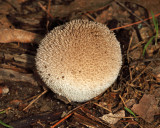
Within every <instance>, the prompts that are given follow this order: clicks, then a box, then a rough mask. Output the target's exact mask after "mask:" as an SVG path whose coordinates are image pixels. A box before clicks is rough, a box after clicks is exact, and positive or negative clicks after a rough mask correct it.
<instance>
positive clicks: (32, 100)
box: [23, 90, 47, 111]
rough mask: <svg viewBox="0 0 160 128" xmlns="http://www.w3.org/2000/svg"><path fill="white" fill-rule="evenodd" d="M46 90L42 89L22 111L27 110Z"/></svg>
mask: <svg viewBox="0 0 160 128" xmlns="http://www.w3.org/2000/svg"><path fill="white" fill-rule="evenodd" d="M46 92H47V90H44V91H43V92H42V93H41V94H40V95H39V96H37V98H36V99H34V100H32V101H31V102H30V103H29V105H28V106H27V107H25V108H24V109H23V111H25V110H27V109H28V108H29V107H30V106H31V105H32V104H33V103H35V102H36V101H37V100H38V99H39V98H40V97H41V96H42V95H44V94H45V93H46Z"/></svg>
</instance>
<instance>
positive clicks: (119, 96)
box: [119, 95, 127, 108]
mask: <svg viewBox="0 0 160 128" xmlns="http://www.w3.org/2000/svg"><path fill="white" fill-rule="evenodd" d="M119 97H120V98H121V100H122V102H123V104H124V106H125V107H126V108H127V106H126V104H125V102H124V100H123V98H122V96H121V95H119Z"/></svg>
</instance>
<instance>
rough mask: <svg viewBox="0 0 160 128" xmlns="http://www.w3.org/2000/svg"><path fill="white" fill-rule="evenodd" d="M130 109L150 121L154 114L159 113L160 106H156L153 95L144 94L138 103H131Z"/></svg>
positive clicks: (156, 101) (156, 102)
mask: <svg viewBox="0 0 160 128" xmlns="http://www.w3.org/2000/svg"><path fill="white" fill-rule="evenodd" d="M132 111H134V112H135V113H136V114H138V115H139V116H140V117H142V118H143V119H144V120H145V121H147V122H149V123H151V122H152V121H153V120H154V116H155V115H159V114H160V107H158V100H157V99H156V98H155V97H154V96H153V95H147V94H144V95H143V97H142V99H141V100H140V101H139V104H135V105H133V107H132Z"/></svg>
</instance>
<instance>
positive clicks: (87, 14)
mask: <svg viewBox="0 0 160 128" xmlns="http://www.w3.org/2000/svg"><path fill="white" fill-rule="evenodd" d="M84 14H85V15H86V16H88V17H89V18H91V19H92V20H93V21H95V22H96V19H95V18H94V17H93V16H91V15H90V14H89V13H84Z"/></svg>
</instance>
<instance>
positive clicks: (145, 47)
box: [143, 36, 155, 56]
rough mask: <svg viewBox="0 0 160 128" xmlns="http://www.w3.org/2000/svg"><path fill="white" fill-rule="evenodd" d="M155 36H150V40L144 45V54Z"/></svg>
mask: <svg viewBox="0 0 160 128" xmlns="http://www.w3.org/2000/svg"><path fill="white" fill-rule="evenodd" d="M154 38H155V36H152V37H151V38H150V40H149V41H148V42H147V44H146V45H145V46H144V49H143V56H144V54H145V52H146V49H147V47H148V45H149V44H150V43H151V42H152V40H153V39H154Z"/></svg>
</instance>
